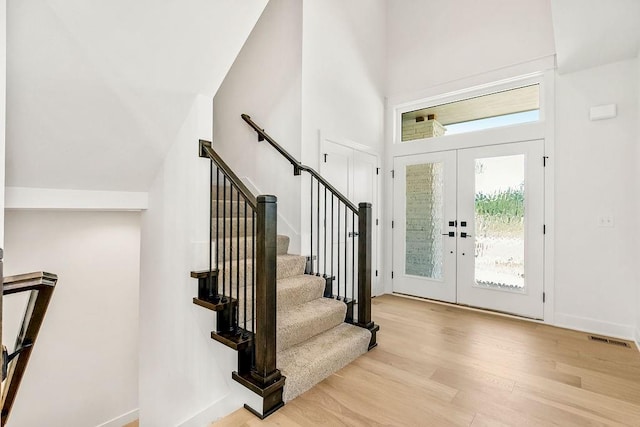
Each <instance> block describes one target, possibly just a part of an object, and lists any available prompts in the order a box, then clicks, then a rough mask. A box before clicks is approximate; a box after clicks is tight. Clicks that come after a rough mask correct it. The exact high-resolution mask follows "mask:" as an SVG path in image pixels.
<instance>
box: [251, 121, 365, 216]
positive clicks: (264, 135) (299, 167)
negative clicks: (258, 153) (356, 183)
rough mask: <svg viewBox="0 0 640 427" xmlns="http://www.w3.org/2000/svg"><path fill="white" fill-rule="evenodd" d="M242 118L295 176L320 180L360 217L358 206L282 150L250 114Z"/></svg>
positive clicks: (312, 170)
mask: <svg viewBox="0 0 640 427" xmlns="http://www.w3.org/2000/svg"><path fill="white" fill-rule="evenodd" d="M241 117H242V119H243V120H244V121H245V122H247V124H248V125H249V126H251V127H252V128H253V130H255V131H256V132H257V133H258V141H263V140H266V141H267V142H268V143H269V144H271V146H272V147H273V148H275V149H276V151H277V152H278V153H280V154H282V156H283V157H284V158H285V159H287V160H288V161H289V163H291V164H292V165H293V174H294V175H300V171H305V172H308V173H309V174H311V176H313V177H314V178H315V179H316V180H318V181H319V182H320V183H321V184H322V185H324V186H325V187H326V188H327V189H328V190H329V191H330V192H331V193H332V194H333V195H334V196H336V197H337V198H338V200H340V201H341V202H342V203H344V204H345V205H346V206H347V207H348V208H349V209H350V210H351V211H352V212H353V213H355V214H356V215H358V208H357V207H356V205H354V204H353V203H351V201H350V200H349V199H348V198H346V197H345V196H344V195H343V194H342V193H340V192H339V191H338V190H337V189H336V188H335V187H334V186H333V185H331V184H329V181H327V180H326V179H324V178H323V177H322V175H320V174H319V173H318V172H316V171H315V169H313V168H311V167H309V166H307V165H303V164H302V163H300V162H299V161H298V160H296V158H295V157H293V156H292V155H291V154H290V153H289V152H288V151H287V150H285V149H284V148H282V146H281V145H280V144H278V143H277V142H276V141H275V140H274V139H273V138H271V137H270V136H269V134H267V133H266V132H265V131H264V129H262V128H261V127H260V126H258V125H257V124H256V122H254V121H253V120H251V116H249V115H248V114H242V116H241Z"/></svg>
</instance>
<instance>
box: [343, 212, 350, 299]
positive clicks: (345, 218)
mask: <svg viewBox="0 0 640 427" xmlns="http://www.w3.org/2000/svg"><path fill="white" fill-rule="evenodd" d="M347 211H348V210H347V205H346V204H345V205H344V301H346V300H347V274H348V271H347V242H348V241H349V240H348V235H349V225H348V224H349V223H348V222H347V213H348V212H347Z"/></svg>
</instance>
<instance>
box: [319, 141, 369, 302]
mask: <svg viewBox="0 0 640 427" xmlns="http://www.w3.org/2000/svg"><path fill="white" fill-rule="evenodd" d="M320 155H321V162H320V174H321V175H322V176H323V177H325V178H326V179H327V181H329V182H330V183H331V185H333V186H334V187H335V188H336V189H337V190H338V191H340V192H341V193H342V194H344V195H345V196H346V197H347V198H348V199H349V200H350V201H351V202H352V203H353V204H355V205H356V206H358V204H359V203H360V202H370V203H371V205H372V206H371V209H372V216H373V220H374V224H373V226H372V230H371V231H372V236H371V242H372V254H373V256H372V260H371V263H372V265H371V271H372V273H373V274H372V277H371V282H372V283H371V287H372V293H373V294H374V295H377V294H379V293H381V292H380V290H379V285H378V277H377V275H376V273H375V272H376V271H377V265H378V255H377V254H378V246H377V241H378V233H377V227H376V224H375V220H376V218H377V211H378V172H377V171H378V157H377V156H376V155H374V154H371V153H367V152H364V151H361V150H357V149H354V148H352V147H347V146H345V145H342V144H337V143H335V142H332V141H330V140H327V139H325V140H323V141H322V147H321V153H320ZM334 213H335V215H337V212H334ZM341 216H342V218H341V221H344V220H345V219H346V220H347V222H348V223H349V224H351V221H352V218H351V215H347V217H346V218H345V217H344V212H342V213H341ZM336 222H337V218H336ZM347 240H348V241H347V245H348V247H347V249H346V251H347V254H348V255H349V256H351V255H350V254H354V253H355V251H357V248H351V243H352V240H351V239H347ZM343 244H344V238H343V237H338V238H337V239H336V240H335V243H334V245H335V251H336V253H339V252H338V251H344V248H342V249H340V248H339V247H338V246H339V245H343ZM347 265H348V271H347V272H346V275H347V276H350V275H353V274H354V272H352V271H351V270H350V263H347Z"/></svg>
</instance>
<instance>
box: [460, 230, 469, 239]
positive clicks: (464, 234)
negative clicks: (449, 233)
mask: <svg viewBox="0 0 640 427" xmlns="http://www.w3.org/2000/svg"><path fill="white" fill-rule="evenodd" d="M460 237H462V238H463V239H466V238H467V237H472V236H471V234H468V233H465V232H464V231H463V232H462V233H460Z"/></svg>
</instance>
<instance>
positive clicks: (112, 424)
mask: <svg viewBox="0 0 640 427" xmlns="http://www.w3.org/2000/svg"><path fill="white" fill-rule="evenodd" d="M137 419H138V409H137V408H136V409H134V410H132V411H129V412H127V413H126V414H122V415H120V416H119V417H116V418H114V419H112V420H109V421H107V422H105V423H102V424H100V425H98V426H97V427H122V426H123V425H126V424H129V423H132V422H134V421H135V420H137Z"/></svg>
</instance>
